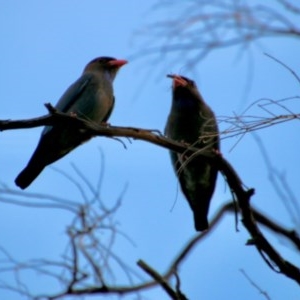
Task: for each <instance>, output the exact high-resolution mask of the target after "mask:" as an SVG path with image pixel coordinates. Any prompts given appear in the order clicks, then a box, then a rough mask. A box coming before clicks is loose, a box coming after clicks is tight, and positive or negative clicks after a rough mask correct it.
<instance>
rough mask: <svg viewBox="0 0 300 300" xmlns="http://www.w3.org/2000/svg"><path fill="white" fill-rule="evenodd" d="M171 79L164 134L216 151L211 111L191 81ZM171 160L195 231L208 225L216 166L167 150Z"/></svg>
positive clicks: (198, 158)
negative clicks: (169, 108) (191, 216)
mask: <svg viewBox="0 0 300 300" xmlns="http://www.w3.org/2000/svg"><path fill="white" fill-rule="evenodd" d="M167 77H169V78H171V79H172V82H173V83H172V106H171V111H170V114H169V117H168V120H167V124H166V128H165V134H166V136H167V137H169V138H171V139H173V140H175V141H178V142H183V143H185V144H187V146H188V145H191V146H193V147H197V148H198V149H199V153H201V151H219V148H220V146H219V144H220V142H219V133H218V125H217V121H216V118H215V115H214V113H213V111H212V110H211V109H210V107H209V106H208V105H207V104H206V103H205V102H204V100H203V98H202V96H201V94H200V93H199V91H198V89H197V86H196V84H195V82H194V81H193V80H191V79H188V78H187V77H184V76H180V75H174V74H172V75H167ZM170 154H171V161H172V164H173V167H174V169H175V172H176V175H177V177H178V179H179V182H180V186H181V189H182V192H183V194H184V195H185V197H186V199H187V201H188V203H189V205H190V207H191V209H192V211H193V215H194V224H195V229H196V230H197V231H202V230H205V229H207V228H208V221H207V215H208V210H209V204H210V200H211V198H212V195H213V192H214V189H215V185H216V180H217V173H218V168H217V166H216V165H215V164H214V163H213V162H211V161H208V160H207V159H205V158H203V156H202V157H201V156H200V155H198V156H197V155H194V156H193V157H189V156H187V155H186V154H184V153H183V154H181V153H176V152H174V151H170Z"/></svg>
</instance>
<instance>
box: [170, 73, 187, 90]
mask: <svg viewBox="0 0 300 300" xmlns="http://www.w3.org/2000/svg"><path fill="white" fill-rule="evenodd" d="M167 77H169V78H172V79H173V87H175V88H176V87H179V86H186V85H187V82H186V80H185V79H183V78H182V77H181V76H179V75H176V74H168V75H167Z"/></svg>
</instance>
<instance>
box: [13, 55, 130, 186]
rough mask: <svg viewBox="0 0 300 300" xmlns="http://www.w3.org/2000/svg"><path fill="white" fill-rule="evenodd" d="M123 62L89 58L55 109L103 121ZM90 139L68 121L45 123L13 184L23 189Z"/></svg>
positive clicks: (112, 102)
mask: <svg viewBox="0 0 300 300" xmlns="http://www.w3.org/2000/svg"><path fill="white" fill-rule="evenodd" d="M126 63H127V61H126V60H123V59H115V58H112V57H98V58H95V59H93V60H92V61H91V62H89V63H88V64H87V65H86V67H85V68H84V70H83V74H82V75H81V77H80V78H79V79H78V80H77V81H75V82H74V83H73V84H72V85H71V86H70V87H69V88H68V89H67V90H66V91H65V93H64V94H63V95H62V97H61V98H60V100H59V101H58V103H57V105H56V106H55V108H56V109H57V110H58V111H60V112H63V113H68V114H70V115H75V116H77V117H79V118H83V119H86V120H88V121H90V122H93V123H95V124H101V123H104V122H106V121H107V120H108V118H109V116H110V114H111V112H112V110H113V107H114V103H115V99H114V94H113V85H112V84H113V80H114V78H115V76H116V74H117V72H118V70H119V69H120V68H121V67H122V66H123V65H125V64H126ZM90 138H92V135H91V134H90V133H89V132H87V131H85V130H80V129H79V128H74V126H72V125H71V124H67V123H66V124H63V125H62V124H57V125H54V126H46V127H45V128H44V130H43V132H42V135H41V138H40V141H39V143H38V145H37V147H36V149H35V151H34V153H33V155H32V157H31V158H30V160H29V162H28V164H27V166H26V167H25V169H24V170H23V171H22V172H21V173H20V174H19V175H18V177H17V178H16V180H15V183H16V185H17V186H19V187H20V188H21V189H25V188H26V187H28V186H29V185H30V184H31V183H32V181H33V180H35V178H36V177H37V176H38V175H39V174H40V173H41V172H42V170H43V169H44V168H45V167H46V166H47V165H49V164H52V163H53V162H55V161H57V160H58V159H60V158H62V157H63V156H65V155H66V154H68V153H69V152H70V151H72V150H73V149H75V148H76V147H77V146H79V145H80V144H82V143H84V142H86V141H87V140H89V139H90Z"/></svg>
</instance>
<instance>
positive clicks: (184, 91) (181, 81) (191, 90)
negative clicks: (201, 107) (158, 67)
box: [167, 74, 200, 98]
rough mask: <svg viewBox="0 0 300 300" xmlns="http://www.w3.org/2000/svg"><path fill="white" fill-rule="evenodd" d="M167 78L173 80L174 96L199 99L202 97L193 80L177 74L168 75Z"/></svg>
mask: <svg viewBox="0 0 300 300" xmlns="http://www.w3.org/2000/svg"><path fill="white" fill-rule="evenodd" d="M167 77H168V78H171V79H172V80H173V83H172V89H173V94H174V95H178V96H179V95H180V96H185V97H187V96H194V97H197V98H198V97H199V96H200V95H199V91H198V89H197V86H196V84H195V82H194V81H193V80H191V79H189V78H187V77H184V76H181V75H177V74H168V75H167Z"/></svg>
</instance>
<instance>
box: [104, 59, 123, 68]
mask: <svg viewBox="0 0 300 300" xmlns="http://www.w3.org/2000/svg"><path fill="white" fill-rule="evenodd" d="M127 63H128V61H127V60H125V59H115V60H111V61H110V62H108V64H109V65H110V66H112V67H116V68H121V67H122V66H124V65H125V64H127Z"/></svg>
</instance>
